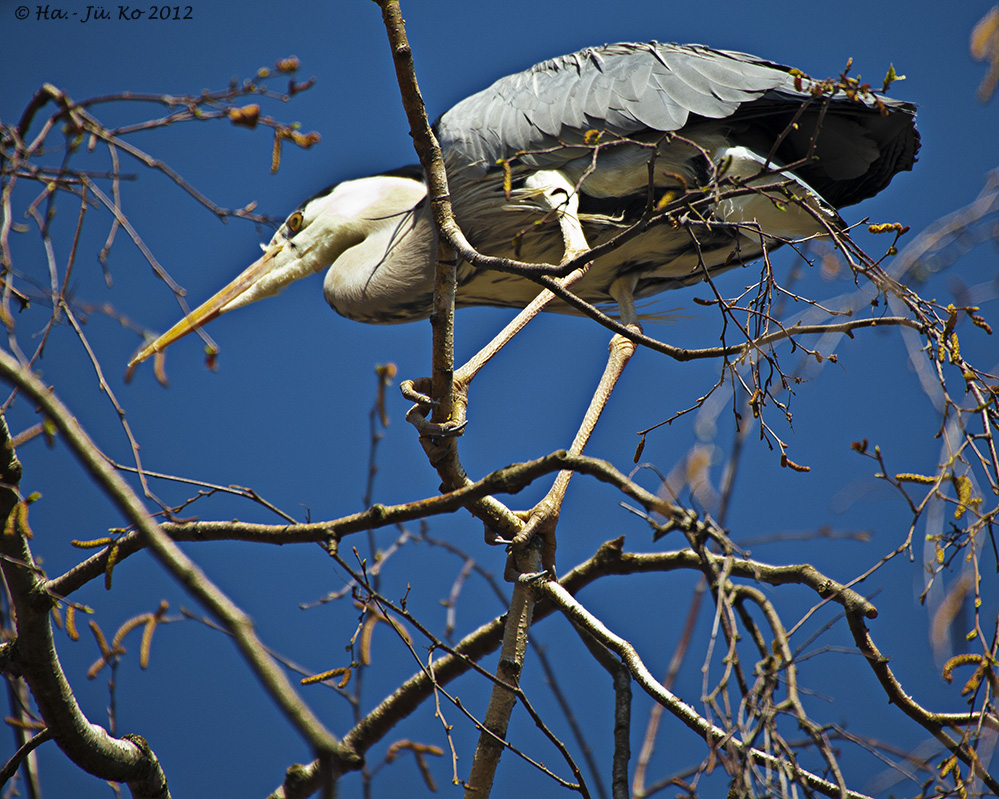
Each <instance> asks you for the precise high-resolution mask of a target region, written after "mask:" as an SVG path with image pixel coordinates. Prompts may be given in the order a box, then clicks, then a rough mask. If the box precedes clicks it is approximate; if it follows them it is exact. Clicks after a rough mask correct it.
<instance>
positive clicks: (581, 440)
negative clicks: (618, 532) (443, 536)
mask: <svg viewBox="0 0 999 799" xmlns="http://www.w3.org/2000/svg"><path fill="white" fill-rule="evenodd" d="M636 280H637V279H636V278H635V277H631V276H625V277H621V278H618V280H616V281H615V282H614V283H613V284H612V285H611V287H610V293H611V295H612V296H613V297H614V299H615V300H617V303H618V306H619V307H620V314H621V321H622V322H623V323H624V324H625V325H627V326H628V327H629V328H631V329H633V330H635V331H636V332H639V333H640V332H641V330H642V326H641V325H640V324H639V321H638V315H637V314H636V312H635V302H634V291H635V284H636ZM608 350H609V354H608V358H607V365H606V366H605V367H604V373H603V375H601V377H600V382H599V383H598V384H597V389H596V391H594V392H593V397H592V399H591V400H590V405H589V407H588V408H587V409H586V414H585V415H584V416H583V421H582V423H581V424H580V426H579V430H578V431H577V432H576V437H575V438H574V439H573V441H572V446H570V447H569V454H571V455H582V454H583V450H584V449H585V448H586V445H587V443H589V440H590V436H591V435H592V434H593V430H594V428H595V427H596V425H597V421H598V420H599V419H600V415H601V414H602V413H603V410H604V408H605V407H606V406H607V401H608V400H609V399H610V395H611V393H612V392H613V391H614V388H615V386H616V385H617V381H618V380H619V379H620V377H621V374H622V373H623V372H624V368H625V367H626V366H627V365H628V361H630V360H631V356H632V355H634V353H635V342H634V341H632V340H631V339H629V338H625V337H624V336H622V335H619V334H615V335H614V336H613V337H612V338H611V340H610V344H609V346H608ZM572 475H573V472H572V471H570V470H568V469H566V470H563V471H561V472H559V473H558V476H557V477H556V478H555V482H554V483H553V484H552V487H551V489H550V490H549V491H548V493H547V494H546V495H545V497H544V499H542V500H541V501H540V502H539V503H538V504H537V505H535V506H534V508H533V509H532V511H531V514H530V517H529V519H528V522H527V524H526V525H525V527H524V529H523V530H522V531H521V532H520V533H519V534H518V535H517V536H516V537H515V538H514V540H513V541H512V542H511V547H512V548H514V549H517V548H519V547H522V546H524V545H525V544H526V543H527V542H528V541H530V540H531V538H532V537H533V536H535V535H540V536H542V539H543V543H542V550H541V563H542V566H543V567H544V569H545V570H546V571H548V572H550V573H552V574H554V573H555V547H556V540H555V526H556V525H557V523H558V516H559V512H560V511H561V509H562V502H563V500H564V499H565V492H566V490H567V489H568V488H569V480H571V479H572Z"/></svg>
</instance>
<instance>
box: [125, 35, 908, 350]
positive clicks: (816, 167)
mask: <svg viewBox="0 0 999 799" xmlns="http://www.w3.org/2000/svg"><path fill="white" fill-rule="evenodd" d="M889 75H890V76H893V75H894V72H893V71H892V72H890V73H889ZM889 82H890V81H889V80H888V79H886V81H885V83H886V84H887V83H889ZM914 117H915V107H914V106H913V105H911V104H909V103H905V102H900V101H897V100H891V99H887V98H885V97H883V96H882V95H881V93H880V92H875V91H872V90H870V89H869V88H868V87H866V86H861V85H859V84H858V82H857V81H855V80H853V79H851V78H848V77H846V76H841V78H840V80H838V81H813V80H812V79H810V78H808V77H807V76H805V75H804V74H803V73H801V72H799V71H798V70H794V69H790V68H788V67H785V66H781V65H778V64H774V63H771V62H769V61H764V60H762V59H759V58H756V57H754V56H751V55H746V54H744V53H737V52H727V51H719V50H712V49H709V48H707V47H703V46H699V45H677V44H661V43H656V42H650V43H648V44H613V45H606V46H603V47H594V48H590V49H586V50H581V51H579V52H577V53H572V54H571V55H566V56H562V57H560V58H555V59H552V60H550V61H545V62H543V63H541V64H538V65H536V66H534V67H532V68H531V69H529V70H527V71H526V72H521V73H519V74H516V75H510V76H508V77H505V78H502V79H500V80H498V81H497V82H496V83H494V84H493V85H492V86H490V87H489V88H487V89H485V90H484V91H481V92H479V93H478V94H475V95H472V96H471V97H469V98H467V99H465V100H463V101H461V102H460V103H458V104H457V105H456V106H455V107H454V108H452V109H451V110H450V111H448V112H446V113H445V114H443V115H442V116H441V117H440V118H439V119H438V120H437V122H436V123H435V125H434V130H435V132H436V135H437V137H438V140H439V141H440V144H441V147H442V150H443V152H444V157H445V165H446V169H447V177H448V183H449V188H450V194H451V198H452V203H453V206H454V210H455V215H456V218H457V222H458V224H459V226H460V227H461V229H462V231H463V232H464V234H465V236H466V238H467V240H468V241H469V242H470V243H471V244H472V245H473V246H474V247H475V248H476V249H477V250H478V252H480V253H481V254H483V255H490V256H501V257H506V258H511V259H516V260H518V261H523V262H529V263H549V264H558V263H559V262H561V261H563V260H564V259H565V258H567V257H569V256H574V255H578V254H579V252H582V251H585V249H586V248H587V247H597V246H599V245H601V244H604V243H606V242H609V241H611V240H613V239H614V237H615V236H618V235H619V234H622V233H624V234H625V235H623V236H620V238H619V239H618V241H617V243H616V244H614V245H613V246H610V247H609V248H608V249H607V251H606V252H603V253H602V254H600V255H599V257H597V258H595V259H594V260H593V264H592V266H591V268H590V269H589V271H588V272H587V273H586V275H585V276H584V277H583V278H582V279H581V280H580V281H579V282H577V283H576V284H575V285H574V286H573V288H572V291H573V292H574V293H575V294H576V295H577V296H578V297H580V298H582V299H583V300H585V301H587V302H589V303H592V304H601V303H609V302H611V301H617V302H618V303H619V305H620V309H621V317H622V321H626V322H630V321H636V319H635V315H634V309H633V300H634V299H635V298H641V297H647V296H650V295H653V294H657V293H658V292H661V291H665V290H667V289H673V288H677V287H680V286H684V285H688V284H691V283H694V282H697V281H700V280H703V279H705V278H706V277H707V276H709V275H711V274H713V273H715V272H718V271H720V270H724V269H729V268H731V267H735V266H738V265H740V264H744V263H747V262H749V261H752V260H753V259H755V258H757V257H759V256H760V255H761V254H762V253H763V252H764V250H765V249H766V248H770V247H774V246H778V245H780V244H781V243H784V242H787V241H792V240H800V239H804V238H809V237H813V236H823V235H825V236H830V235H835V234H837V233H838V232H840V231H841V230H842V229H843V227H844V223H843V222H842V220H841V218H840V216H839V214H838V212H837V209H839V208H841V207H843V206H846V205H850V204H853V203H857V202H860V201H861V200H863V199H865V198H868V197H872V196H873V195H875V194H877V193H878V192H879V191H881V190H882V189H883V188H885V187H886V186H887V185H888V183H889V182H890V181H891V179H892V178H893V177H894V175H896V174H897V173H898V172H900V171H903V170H908V169H911V168H912V165H913V163H914V162H915V160H916V153H917V151H918V149H919V135H918V133H917V132H916V128H915V122H914ZM436 236H437V234H436V231H435V228H434V224H433V220H432V217H431V210H430V204H429V203H428V202H426V185H425V183H424V177H423V173H422V171H421V170H420V169H419V168H418V167H410V168H405V169H401V170H396V171H393V172H388V173H385V174H383V175H375V176H372V177H365V178H360V179H357V180H348V181H345V182H343V183H339V184H337V185H335V186H332V187H330V188H328V189H326V190H324V191H322V192H320V193H318V194H316V195H315V196H313V197H311V198H309V199H308V200H306V201H305V202H304V203H302V205H301V206H299V208H298V209H297V210H295V211H294V213H292V214H291V215H290V216H289V217H288V218H287V220H285V222H284V224H282V225H281V227H280V228H279V229H278V231H277V232H276V233H275V235H274V237H273V238H272V239H271V242H270V244H268V245H267V247H265V248H264V254H263V256H262V257H261V258H260V259H259V260H258V261H256V262H255V263H254V264H253V265H251V266H250V267H249V268H247V269H246V270H245V271H244V272H243V273H242V274H241V275H239V276H238V277H237V278H236V279H235V280H234V281H233V282H232V283H230V284H229V285H228V286H227V287H226V288H224V289H223V290H222V291H220V292H219V293H218V294H216V295H215V296H214V297H212V298H211V299H209V300H208V301H207V302H206V303H204V304H203V305H202V306H201V307H199V308H198V309H196V310H195V311H193V312H192V313H190V314H189V315H188V316H187V317H186V318H185V319H183V320H181V321H180V322H179V323H178V324H177V325H175V326H174V327H173V328H172V329H171V330H169V331H168V332H166V333H165V334H163V335H162V336H160V337H159V338H158V339H156V340H155V341H153V342H151V343H149V344H147V345H146V346H145V347H144V348H143V349H142V350H141V351H140V352H139V353H138V354H137V355H136V356H135V358H134V359H133V360H132V364H134V363H137V362H139V361H142V360H144V359H145V358H148V357H149V356H150V355H152V354H153V353H156V352H160V351H161V350H163V348H165V347H166V346H167V345H169V344H170V343H172V342H173V341H175V340H176V339H178V338H180V337H181V336H183V335H185V334H186V333H188V332H190V331H191V330H194V329H196V328H198V327H200V326H201V325H203V324H205V323H207V322H208V321H210V320H211V319H213V318H215V317H216V316H218V315H219V314H221V313H226V312H228V311H230V310H233V309H235V308H239V307H242V306H244V305H248V304H249V303H252V302H255V301H256V300H258V299H263V298H264V297H270V296H273V295H274V294H277V293H278V292H279V291H280V290H281V289H282V288H283V287H284V286H286V285H287V284H289V283H291V282H292V281H294V280H298V279H299V278H303V277H307V276H309V275H311V274H313V273H315V272H319V271H321V270H324V269H327V268H328V271H327V273H326V279H325V282H324V294H325V296H326V300H327V301H328V302H329V304H330V305H331V306H332V307H333V309H334V310H336V311H337V312H338V313H340V314H342V315H343V316H346V317H349V318H351V319H356V320H358V321H362V322H370V323H396V322H408V321H412V320H417V319H424V318H426V317H427V316H429V314H430V310H431V302H432V293H433V283H434V267H435V261H436V252H437V249H436ZM457 278H458V285H457V293H456V298H455V299H456V304H457V305H458V306H459V307H461V306H471V305H491V306H509V307H523V306H524V305H526V304H527V303H529V302H530V301H531V300H532V299H533V298H534V297H535V296H536V295H537V294H538V293H539V291H540V288H539V286H538V285H537V284H536V283H535V282H533V281H531V280H530V279H528V278H526V277H523V276H521V275H518V274H512V273H510V272H508V271H497V270H492V269H476V268H474V267H472V266H470V265H469V264H467V263H465V262H462V263H460V264H459V266H458V274H457ZM549 307H550V308H552V309H554V310H570V308H568V306H566V305H565V304H561V303H560V302H558V301H557V302H555V303H553V304H552V305H551V306H549Z"/></svg>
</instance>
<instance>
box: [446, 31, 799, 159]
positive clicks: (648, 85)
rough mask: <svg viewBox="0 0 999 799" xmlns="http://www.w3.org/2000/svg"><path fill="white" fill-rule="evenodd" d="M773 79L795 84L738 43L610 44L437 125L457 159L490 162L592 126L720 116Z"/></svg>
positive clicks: (461, 108) (677, 124) (548, 66)
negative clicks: (729, 49)
mask: <svg viewBox="0 0 999 799" xmlns="http://www.w3.org/2000/svg"><path fill="white" fill-rule="evenodd" d="M778 87H781V88H785V89H789V90H791V91H793V84H792V79H791V78H790V76H789V75H788V74H787V71H786V69H785V68H783V67H779V66H777V65H771V64H767V63H766V62H760V61H756V60H754V59H752V57H751V56H744V55H743V54H741V53H726V52H721V51H716V50H709V49H708V48H703V47H698V46H684V45H674V44H658V43H655V42H653V43H649V44H615V45H607V46H604V47H594V48H590V49H587V50H581V51H579V52H578V53H572V54H570V55H566V56H561V57H560V58H553V59H551V60H549V61H545V62H542V63H541V64H538V65H537V66H535V67H533V68H532V69H529V70H527V71H526V72H521V73H518V74H516V75H510V76H508V77H505V78H501V79H500V80H498V81H496V83H494V84H493V85H492V86H490V87H489V88H488V89H485V90H484V91H482V92H479V93H478V94H475V95H472V96H471V97H469V98H467V99H466V100H463V101H462V102H460V103H458V104H457V105H456V106H455V107H454V108H452V109H451V110H450V111H448V112H447V113H446V114H444V115H443V116H442V117H441V118H440V119H439V120H438V122H437V129H438V133H439V135H440V137H441V143H442V144H444V145H446V147H447V148H448V149H451V150H457V152H458V154H459V155H460V157H461V158H462V160H465V161H467V162H468V163H475V162H481V163H484V164H489V165H492V164H494V163H495V162H496V160H497V159H499V158H504V157H507V156H509V155H512V154H513V153H516V152H519V151H523V150H529V149H538V148H540V147H544V146H550V145H551V144H554V142H553V141H551V139H561V140H566V139H569V140H572V139H578V138H579V136H580V135H581V134H582V133H584V132H585V131H586V130H589V129H591V128H597V129H607V130H609V131H611V132H613V133H615V134H618V135H625V136H626V135H628V134H631V133H634V132H635V131H638V130H641V129H643V128H651V129H653V130H659V131H663V132H666V131H671V130H678V129H679V128H681V127H682V126H683V125H684V124H686V122H687V119H688V118H689V116H690V115H691V114H694V115H697V116H700V117H706V118H709V119H719V118H722V117H726V116H729V115H731V114H732V113H733V112H735V110H736V109H737V108H738V107H739V105H740V104H741V103H744V102H747V101H749V100H752V99H755V98H757V97H760V96H762V95H763V94H764V93H765V92H767V91H769V90H772V89H775V88H778ZM511 111H515V112H516V113H510V112H511ZM572 134H576V135H575V136H573V135H572Z"/></svg>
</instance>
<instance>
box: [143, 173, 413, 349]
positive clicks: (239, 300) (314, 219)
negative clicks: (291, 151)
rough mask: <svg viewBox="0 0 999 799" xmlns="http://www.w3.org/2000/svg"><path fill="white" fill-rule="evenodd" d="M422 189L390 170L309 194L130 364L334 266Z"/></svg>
mask: <svg viewBox="0 0 999 799" xmlns="http://www.w3.org/2000/svg"><path fill="white" fill-rule="evenodd" d="M425 194H426V189H425V187H424V185H423V183H422V182H421V181H418V180H416V179H414V177H409V176H401V175H395V174H390V175H376V176H373V177H367V178H359V179H357V180H348V181H344V182H342V183H338V184H336V185H334V186H331V187H329V188H328V189H325V190H324V191H321V192H319V193H318V194H316V195H314V196H312V197H310V198H309V199H308V200H306V201H305V202H303V203H302V204H301V205H300V206H299V207H298V208H297V209H296V210H295V211H294V212H293V213H292V214H291V215H290V216H289V217H288V218H287V219H286V220H285V221H284V222H283V223H282V225H281V227H279V228H278V230H277V232H276V233H275V234H274V236H273V237H272V238H271V240H270V242H269V243H268V244H267V245H266V246H265V247H263V250H264V252H263V255H261V256H260V258H259V259H257V260H256V261H254V262H253V263H252V264H250V266H248V267H247V268H246V269H245V270H243V272H242V273H241V274H239V275H238V276H237V277H236V279H235V280H233V281H232V282H231V283H229V284H228V285H227V286H225V288H223V289H222V290H221V291H219V292H218V293H216V294H215V295H214V296H212V297H211V298H209V299H208V300H206V301H205V302H204V303H202V304H201V305H200V306H198V307H197V308H195V309H194V310H193V311H191V312H190V313H189V314H187V315H186V316H185V317H184V318H183V319H181V320H180V321H179V322H177V324H175V325H174V326H173V327H172V328H170V329H169V330H168V331H167V332H166V333H164V334H163V335H161V336H159V337H158V338H157V339H156V340H155V341H152V342H150V343H149V344H147V345H146V346H145V347H143V348H142V349H141V350H140V351H139V352H138V353H137V354H136V355H135V357H134V358H132V360H131V361H130V362H129V366H132V365H134V364H137V363H139V362H141V361H144V360H146V358H148V357H150V356H151V355H153V354H155V353H157V352H162V351H163V350H164V349H165V348H166V347H168V346H169V345H170V344H172V343H173V342H175V341H177V339H179V338H181V337H183V336H185V335H187V334H188V333H190V332H192V331H194V330H197V329H198V328H200V327H202V326H203V325H206V324H208V322H210V321H212V320H213V319H214V318H215V317H217V316H219V315H221V314H224V313H227V312H228V311H232V310H235V309H236V308H242V307H243V306H244V305H249V304H250V303H253V302H256V301H257V300H262V299H264V298H266V297H273V296H275V295H277V294H279V293H280V292H281V290H282V289H283V288H284V287H285V286H287V285H289V284H290V283H293V282H294V281H296V280H300V279H302V278H304V277H308V276H309V275H312V274H315V273H316V272H320V271H322V270H324V269H326V268H327V267H330V266H332V265H335V262H336V261H337V259H339V258H340V257H341V256H343V255H344V254H345V253H348V252H350V251H351V250H353V249H354V248H357V247H358V246H359V245H361V244H363V243H364V242H365V241H366V240H368V239H370V238H371V237H373V236H374V235H375V234H376V233H378V232H379V231H381V230H382V229H384V228H385V226H386V220H389V219H391V218H393V217H394V216H397V215H398V214H399V213H400V212H401V211H405V210H412V209H413V208H414V207H415V206H416V205H417V204H418V203H419V202H420V200H422V199H423V197H424V196H425Z"/></svg>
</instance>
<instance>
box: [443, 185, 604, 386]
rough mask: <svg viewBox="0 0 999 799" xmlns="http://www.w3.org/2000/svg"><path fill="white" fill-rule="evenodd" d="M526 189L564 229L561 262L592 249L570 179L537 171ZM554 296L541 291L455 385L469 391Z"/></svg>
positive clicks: (568, 281)
mask: <svg viewBox="0 0 999 799" xmlns="http://www.w3.org/2000/svg"><path fill="white" fill-rule="evenodd" d="M524 186H525V188H528V189H533V190H535V191H536V192H537V198H538V200H539V202H540V203H541V204H542V205H544V206H545V207H546V208H547V209H548V211H549V212H554V213H555V214H557V216H558V221H559V227H560V228H561V230H562V243H563V254H562V261H561V263H563V264H567V263H569V262H570V261H572V260H573V259H575V258H577V257H578V256H580V255H582V254H583V253H585V252H587V251H588V250H589V249H590V246H589V244H587V242H586V235H585V234H584V233H583V226H582V224H581V223H580V221H579V194H578V193H577V191H576V187H575V186H574V185H573V184H572V183H571V182H570V181H569V179H568V178H567V177H566V176H565V175H564V174H563V173H561V172H559V171H558V170H554V169H549V170H541V171H538V172H534V173H532V174H531V175H529V176H528V177H527V178H526V179H525V180H524ZM589 266H590V265H589V264H585V265H584V266H582V267H580V268H579V269H575V270H573V271H572V272H570V273H569V274H568V275H566V276H565V277H563V278H559V282H560V283H561V284H562V286H563V287H564V288H568V287H570V286H571V285H572V284H573V283H575V282H577V281H578V280H579V279H580V278H581V277H583V275H585V274H586V272H587V270H588V269H589ZM554 298H555V295H554V294H552V293H551V292H550V291H548V289H544V290H542V291H541V292H540V293H539V294H538V296H537V297H535V298H534V299H533V300H532V301H531V303H530V304H529V305H527V306H526V307H525V308H524V309H523V310H522V311H521V312H520V313H519V314H517V316H515V317H514V318H513V319H512V320H511V321H510V323H509V324H508V325H507V326H506V327H504V328H503V329H502V330H501V331H500V332H499V333H497V334H496V336H495V337H494V338H493V340H492V341H490V342H489V343H488V344H486V346H484V347H483V348H482V349H481V350H479V351H478V352H477V353H476V354H475V355H473V356H472V358H471V359H470V360H469V361H468V362H467V363H465V364H464V365H463V366H462V367H461V368H459V369H458V370H457V371H456V372H455V385H456V387H461V388H464V389H466V390H467V388H468V384H469V383H470V382H471V381H472V378H474V377H475V375H477V374H478V373H479V371H480V370H481V369H482V367H483V366H485V365H486V364H487V363H489V361H490V360H491V359H492V358H493V357H494V356H495V355H496V354H497V353H498V352H499V351H500V350H501V349H503V347H505V346H506V345H507V344H509V343H510V341H512V340H513V337H514V336H516V335H517V334H518V333H519V332H520V331H521V330H523V329H524V327H525V326H526V325H527V323H528V322H530V321H531V320H532V319H533V318H534V317H535V316H537V315H538V314H539V313H541V311H542V310H544V308H545V306H546V305H548V303H550V302H551V301H552V300H553V299H554Z"/></svg>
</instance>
